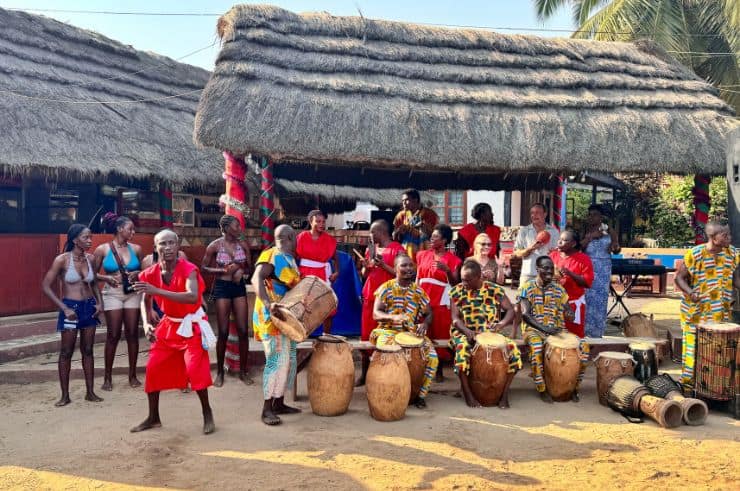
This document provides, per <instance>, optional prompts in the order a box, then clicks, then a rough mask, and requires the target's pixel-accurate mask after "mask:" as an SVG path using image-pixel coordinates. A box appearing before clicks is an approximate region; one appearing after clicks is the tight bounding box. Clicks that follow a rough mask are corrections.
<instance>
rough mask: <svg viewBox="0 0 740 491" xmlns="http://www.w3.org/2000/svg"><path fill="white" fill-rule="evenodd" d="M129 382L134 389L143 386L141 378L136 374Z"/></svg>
mask: <svg viewBox="0 0 740 491" xmlns="http://www.w3.org/2000/svg"><path fill="white" fill-rule="evenodd" d="M128 384H129V385H130V386H131V387H133V388H134V389H135V388H137V387H141V382H139V379H138V378H136V375H134V376H133V377H129V378H128Z"/></svg>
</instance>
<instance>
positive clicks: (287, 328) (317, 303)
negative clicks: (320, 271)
mask: <svg viewBox="0 0 740 491" xmlns="http://www.w3.org/2000/svg"><path fill="white" fill-rule="evenodd" d="M276 305H277V308H278V309H279V310H280V312H281V313H282V314H283V316H284V317H285V320H281V319H278V318H277V317H276V316H272V323H273V324H275V327H277V328H278V329H279V330H280V331H281V332H282V333H283V334H285V335H286V336H288V337H289V338H290V339H292V340H293V341H296V342H298V343H300V342H301V341H303V340H305V339H306V338H307V337H308V336H309V335H310V334H311V333H312V332H313V331H314V330H316V328H317V327H319V326H320V325H321V323H322V322H324V320H325V319H326V318H327V317H329V314H331V313H332V312H334V311H335V310H336V308H337V305H338V301H337V296H336V295H335V294H334V291H333V290H332V289H331V286H330V285H329V284H328V283H327V282H325V281H324V280H322V279H320V278H318V277H317V276H306V277H305V278H303V279H302V280H301V281H300V282H299V283H298V284H297V285H296V286H295V287H293V288H292V289H291V290H289V291H288V293H286V294H285V296H284V297H283V298H282V299H281V300H280V301H279V302H278V303H277V304H276Z"/></svg>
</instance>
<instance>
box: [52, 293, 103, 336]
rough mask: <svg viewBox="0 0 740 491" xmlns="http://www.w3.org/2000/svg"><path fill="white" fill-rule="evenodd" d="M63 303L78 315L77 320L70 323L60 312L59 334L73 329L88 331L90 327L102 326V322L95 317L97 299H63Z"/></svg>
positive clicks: (58, 320) (58, 321)
mask: <svg viewBox="0 0 740 491" xmlns="http://www.w3.org/2000/svg"><path fill="white" fill-rule="evenodd" d="M62 302H63V303H64V305H66V306H67V307H69V308H70V309H72V310H74V311H75V314H77V320H74V321H70V320H67V318H66V317H65V316H64V312H63V311H61V310H60V311H59V318H58V319H57V332H62V331H67V330H71V329H86V328H88V327H97V326H99V325H100V321H99V320H98V319H97V318H96V317H93V314H94V313H95V306H96V305H97V304H96V303H95V298H93V297H90V298H88V299H86V300H70V299H68V298H63V299H62Z"/></svg>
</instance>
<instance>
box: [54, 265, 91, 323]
mask: <svg viewBox="0 0 740 491" xmlns="http://www.w3.org/2000/svg"><path fill="white" fill-rule="evenodd" d="M68 254H69V261H68V262H67V271H66V272H65V273H64V282H65V283H67V284H69V285H73V284H75V283H78V282H80V281H84V282H85V283H87V284H88V285H89V284H91V283H92V282H93V281H94V280H95V273H94V272H93V268H92V265H91V264H90V258H89V257H87V254H85V260H86V261H87V275H85V277H84V278H82V277H81V276H80V273H79V272H78V271H77V268H76V267H75V265H74V260H73V258H72V253H71V252H69V253H68ZM62 303H63V304H64V305H66V306H67V307H69V308H70V309H72V310H74V311H75V314H77V319H76V320H68V319H67V318H66V317H65V315H64V311H63V310H60V311H59V316H58V317H57V332H62V331H65V330H68V329H86V328H88V327H97V326H99V325H100V321H99V320H98V318H97V317H93V315H94V314H95V307H96V305H97V303H96V302H95V297H90V298H86V299H84V300H73V299H71V298H63V299H62Z"/></svg>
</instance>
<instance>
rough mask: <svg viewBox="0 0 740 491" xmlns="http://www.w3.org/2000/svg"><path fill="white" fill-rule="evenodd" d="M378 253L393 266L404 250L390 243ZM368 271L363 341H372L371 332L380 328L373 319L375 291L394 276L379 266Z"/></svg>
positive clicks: (363, 290)
mask: <svg viewBox="0 0 740 491" xmlns="http://www.w3.org/2000/svg"><path fill="white" fill-rule="evenodd" d="M377 252H379V253H380V255H381V256H382V257H383V262H385V264H388V265H389V266H392V265H393V260H394V259H395V258H396V256H397V255H398V253H400V252H404V248H403V246H402V245H401V244H399V243H398V242H390V243H389V244H388V246H387V247H384V248H380V247H378V249H377ZM365 259H367V260H368V261H369V260H370V248H368V249H367V250H366V251H365ZM367 271H368V274H367V279H366V280H365V285H364V286H363V287H362V299H363V300H362V330H361V336H360V337H361V339H362V340H363V341H367V340H368V339H370V332H371V331H372V330H373V329H375V328H376V327H378V323H377V322H376V321H375V319H373V306H374V304H375V291H376V290H377V289H378V287H379V286H380V285H382V284H383V283H385V282H386V281H388V280H392V279H393V275H392V274H388V272H387V271H385V270H384V269H382V268H379V267H377V266H373V267H368V268H367Z"/></svg>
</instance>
